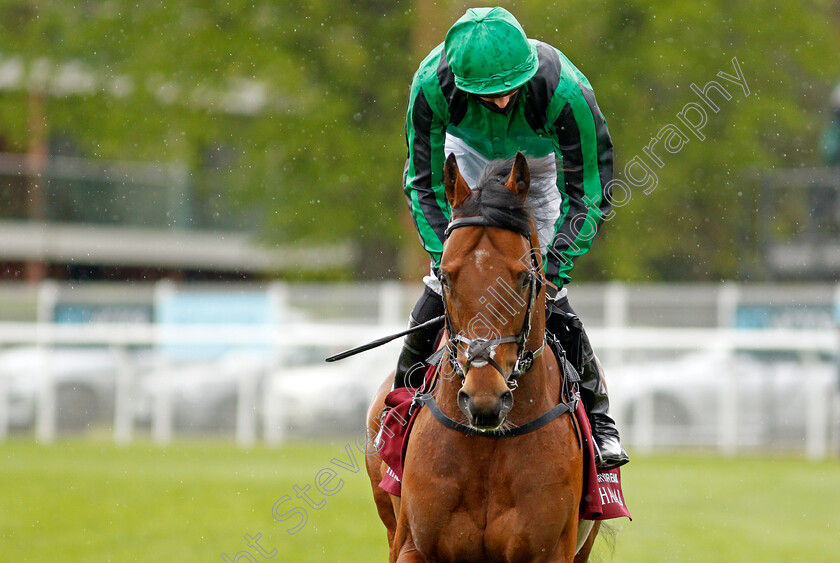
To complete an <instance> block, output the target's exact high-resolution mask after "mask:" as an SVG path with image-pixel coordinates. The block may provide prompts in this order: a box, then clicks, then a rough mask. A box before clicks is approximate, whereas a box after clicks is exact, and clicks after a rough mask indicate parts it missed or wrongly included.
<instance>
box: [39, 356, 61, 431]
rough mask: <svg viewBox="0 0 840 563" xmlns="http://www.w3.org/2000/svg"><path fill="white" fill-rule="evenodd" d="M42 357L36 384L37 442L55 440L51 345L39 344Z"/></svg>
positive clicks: (54, 401)
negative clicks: (39, 376) (39, 379)
mask: <svg viewBox="0 0 840 563" xmlns="http://www.w3.org/2000/svg"><path fill="white" fill-rule="evenodd" d="M39 350H40V352H41V354H39V356H40V357H41V358H42V360H43V361H42V362H41V366H40V367H41V374H40V375H41V381H40V384H39V386H38V397H37V399H36V414H35V438H36V439H37V440H38V441H39V442H44V443H50V442H52V441H54V440H55V419H56V412H55V411H56V407H57V405H56V400H55V380H54V378H53V370H52V357H51V356H52V347H50V346H44V345H41V346H39Z"/></svg>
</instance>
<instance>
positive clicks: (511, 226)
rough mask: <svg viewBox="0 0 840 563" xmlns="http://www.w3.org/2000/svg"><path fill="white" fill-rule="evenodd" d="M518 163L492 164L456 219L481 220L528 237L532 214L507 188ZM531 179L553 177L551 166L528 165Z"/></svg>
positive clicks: (499, 162) (456, 212) (496, 161)
mask: <svg viewBox="0 0 840 563" xmlns="http://www.w3.org/2000/svg"><path fill="white" fill-rule="evenodd" d="M513 161H514V159H512V158H509V159H500V160H493V161H490V162H489V163H488V164H487V166H486V167H485V168H484V171H483V172H482V173H481V176H480V177H479V179H478V183H477V185H476V186H475V189H474V190H473V191H472V192H471V193H470V195H469V196H468V197H467V198H466V199H465V200H464V202H463V203H461V205H459V206H458V207H457V208H455V209H453V210H452V211H453V216H452V218H453V219H455V218H458V217H472V216H481V217H484V219H485V220H486V221H487V223H488V224H489V225H490V226H492V227H499V228H502V229H507V230H510V231H515V232H518V233H523V234H526V235H527V233H530V231H531V212H530V209H529V206H528V204H527V203H526V202H524V201H521V200H520V199H519V198H518V197H517V196H516V194H514V193H513V192H511V191H510V190H509V189H507V188H506V187H505V182H507V180H508V178H509V177H510V170H511V168H513ZM528 167H529V169H530V172H531V178H534V177H539V176H543V175H545V174H548V173H551V172H552V171H551V170H550V168H551V166H550V163H545V162H544V161H531V160H529V161H528Z"/></svg>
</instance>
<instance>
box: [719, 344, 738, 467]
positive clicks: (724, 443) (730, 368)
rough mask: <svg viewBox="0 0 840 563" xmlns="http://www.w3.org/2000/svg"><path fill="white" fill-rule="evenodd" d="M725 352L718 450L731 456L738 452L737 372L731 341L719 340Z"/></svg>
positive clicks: (720, 397) (720, 389)
mask: <svg viewBox="0 0 840 563" xmlns="http://www.w3.org/2000/svg"><path fill="white" fill-rule="evenodd" d="M718 345H719V346H720V347H721V348H723V351H724V354H725V361H724V369H725V371H726V373H724V377H723V378H722V381H723V383H722V385H720V388H719V389H718V393H719V395H718V409H719V411H718V433H717V434H718V450H719V451H720V453H721V454H723V455H725V456H727V457H731V456H734V455H735V454H736V453H737V452H738V374H737V370H736V364H735V353H734V350H733V348H732V347H731V343H729V342H725V341H724V340H722V339H721V340H720V341H719V344H718Z"/></svg>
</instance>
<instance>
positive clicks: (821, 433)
mask: <svg viewBox="0 0 840 563" xmlns="http://www.w3.org/2000/svg"><path fill="white" fill-rule="evenodd" d="M815 364H816V358H815V357H814V355H813V354H806V356H805V365H804V366H803V368H804V369H803V370H802V373H803V377H804V379H805V381H804V384H805V386H806V391H805V393H806V396H807V398H808V399H807V401H808V402H807V405H808V408H807V413H806V420H805V454H806V455H807V457H808V459H812V460H819V459H825V458H826V456H827V455H828V437H829V427H830V426H831V418H830V416H829V413H830V411H831V402H832V399H833V397H832V391H833V386H832V385H831V384H830V383H829V384H828V385H826V382H825V381H824V380H822V379H821V378H820V377H819V374H818V373H817V372H816V371H815V370H814V369H813V366H814V365H815Z"/></svg>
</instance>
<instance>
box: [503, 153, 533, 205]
mask: <svg viewBox="0 0 840 563" xmlns="http://www.w3.org/2000/svg"><path fill="white" fill-rule="evenodd" d="M505 187H507V189H509V190H510V191H512V192H513V193H515V194H516V195H517V196H519V199H521V200H523V201H524V200H525V196H527V195H528V188H530V187H531V172H530V170H528V161H527V159H526V158H525V155H524V154H522V153H521V152H517V153H516V158H515V159H514V160H513V168H512V169H511V171H510V178H508V181H507V183H506V184H505Z"/></svg>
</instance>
